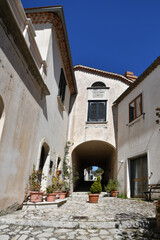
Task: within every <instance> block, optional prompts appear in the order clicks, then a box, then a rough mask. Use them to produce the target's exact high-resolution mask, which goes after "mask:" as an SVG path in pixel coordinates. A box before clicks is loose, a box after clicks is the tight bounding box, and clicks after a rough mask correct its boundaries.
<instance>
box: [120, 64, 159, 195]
mask: <svg viewBox="0 0 160 240" xmlns="http://www.w3.org/2000/svg"><path fill="white" fill-rule="evenodd" d="M159 92H160V66H158V67H157V68H156V69H155V70H154V71H153V72H152V73H150V74H149V75H148V76H147V77H146V78H145V79H144V80H143V81H142V82H141V83H140V84H139V85H138V86H137V87H136V88H135V89H133V90H132V91H131V92H130V93H129V94H128V95H127V96H126V97H125V98H124V99H123V100H122V101H121V102H120V103H119V104H118V160H119V162H118V168H119V175H118V178H119V181H120V183H121V190H122V191H123V192H125V193H127V195H128V197H130V181H129V166H128V163H129V162H128V159H129V158H133V157H137V156H139V155H143V154H145V153H146V154H147V157H148V177H149V178H148V181H149V183H154V184H156V183H160V175H159V173H160V164H159V156H160V147H159V146H160V131H159V128H160V127H159V126H158V125H157V124H156V123H155V120H156V119H157V118H156V114H155V113H156V111H155V109H156V108H157V107H159V99H160V97H159ZM140 93H142V103H143V113H145V115H144V116H143V115H141V116H140V117H139V118H137V119H135V120H134V121H133V122H131V123H129V103H130V102H131V101H132V100H134V99H135V98H136V97H137V96H138V95H139V94H140ZM122 162H124V163H122ZM151 172H152V173H153V175H151Z"/></svg>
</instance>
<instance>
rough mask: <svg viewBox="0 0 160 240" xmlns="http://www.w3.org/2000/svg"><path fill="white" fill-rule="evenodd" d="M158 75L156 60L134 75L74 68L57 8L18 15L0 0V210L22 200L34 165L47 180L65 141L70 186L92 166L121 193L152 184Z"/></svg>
mask: <svg viewBox="0 0 160 240" xmlns="http://www.w3.org/2000/svg"><path fill="white" fill-rule="evenodd" d="M159 76H160V59H159V58H158V59H157V60H156V61H155V62H154V63H153V64H151V66H149V68H147V69H146V71H145V72H144V73H143V74H142V75H141V76H140V77H139V78H138V79H137V80H136V77H135V76H133V73H131V72H126V74H125V76H122V75H120V74H116V73H111V72H106V71H101V70H98V69H93V68H90V67H85V66H82V65H78V66H75V67H74V69H73V65H72V59H71V53H70V47H69V42H68V37H67V30H66V26H65V20H64V14H63V9H62V7H45V8H34V9H27V10H26V13H25V12H24V9H23V7H22V5H21V2H20V0H1V7H0V80H1V81H0V180H1V181H0V189H1V195H0V210H3V209H7V208H8V207H9V208H10V209H16V208H17V206H18V204H20V203H22V201H23V199H24V191H25V185H26V182H27V179H28V176H29V174H30V173H31V171H32V167H33V164H35V165H36V168H37V169H41V170H43V172H44V174H45V175H46V176H47V179H46V181H43V182H42V187H43V189H44V188H45V187H46V186H47V185H48V184H49V183H50V180H51V177H52V173H53V172H54V170H55V169H56V168H57V167H58V168H62V165H63V161H62V159H63V157H64V147H65V144H66V141H67V140H69V141H70V142H71V143H72V144H71V147H70V164H71V166H72V167H73V168H74V170H76V171H77V172H78V174H79V177H80V178H79V180H78V181H77V182H76V183H75V185H74V186H73V187H74V188H76V187H78V186H79V185H80V184H81V183H82V182H83V181H84V169H86V168H89V167H91V166H98V167H100V168H102V169H103V170H104V173H103V175H102V176H103V177H102V183H103V184H107V182H108V180H109V178H115V177H118V180H119V182H120V188H121V191H123V192H124V193H127V195H128V197H141V196H142V193H143V191H144V190H145V186H147V183H159V182H160V174H159V172H160V164H159V156H160V148H159V142H160V131H159V125H157V124H156V123H155V121H156V117H157V116H156V114H155V109H156V108H157V107H159V102H160V101H159V99H160V97H159V92H160V77H159ZM75 79H76V80H75ZM76 84H77V85H76ZM77 89H78V91H77ZM77 92H78V93H77Z"/></svg>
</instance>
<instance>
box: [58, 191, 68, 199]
mask: <svg viewBox="0 0 160 240" xmlns="http://www.w3.org/2000/svg"><path fill="white" fill-rule="evenodd" d="M58 195H59V199H64V198H65V197H66V192H60V193H58Z"/></svg>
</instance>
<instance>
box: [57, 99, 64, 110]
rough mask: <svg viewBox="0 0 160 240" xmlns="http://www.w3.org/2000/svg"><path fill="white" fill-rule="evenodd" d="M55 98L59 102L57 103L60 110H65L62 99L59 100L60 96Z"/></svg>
mask: <svg viewBox="0 0 160 240" xmlns="http://www.w3.org/2000/svg"><path fill="white" fill-rule="evenodd" d="M57 100H58V103H59V105H60V108H61V110H62V111H65V107H64V105H63V103H62V100H61V98H60V96H57Z"/></svg>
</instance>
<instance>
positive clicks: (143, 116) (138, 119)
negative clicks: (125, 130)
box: [126, 113, 145, 127]
mask: <svg viewBox="0 0 160 240" xmlns="http://www.w3.org/2000/svg"><path fill="white" fill-rule="evenodd" d="M142 118H143V119H144V118H145V113H142V114H141V115H140V116H139V117H137V118H136V119H134V120H133V121H132V122H130V123H128V124H126V126H128V127H130V126H132V125H134V124H135V123H137V122H139V121H140V119H142Z"/></svg>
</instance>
